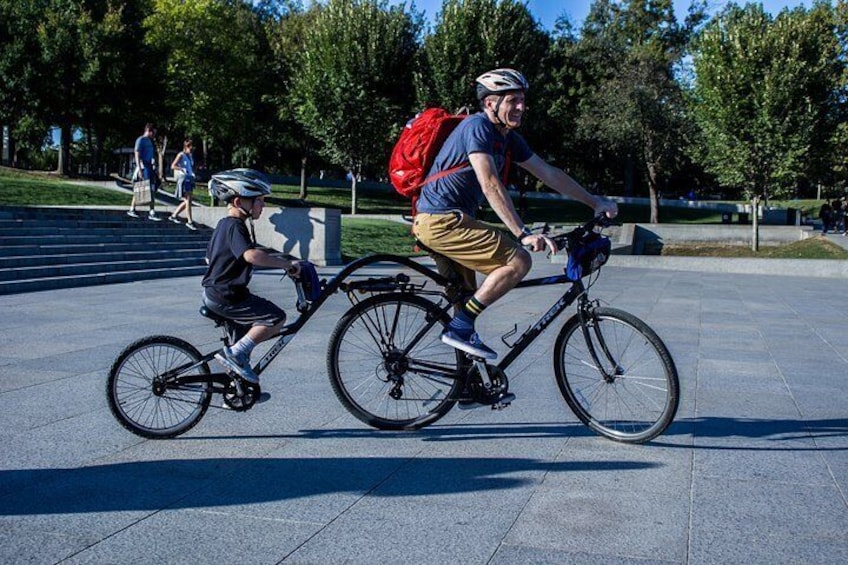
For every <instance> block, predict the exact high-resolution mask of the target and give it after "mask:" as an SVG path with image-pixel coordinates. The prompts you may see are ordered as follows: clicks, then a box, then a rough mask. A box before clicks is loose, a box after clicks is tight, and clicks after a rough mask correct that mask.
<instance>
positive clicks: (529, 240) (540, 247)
mask: <svg viewBox="0 0 848 565" xmlns="http://www.w3.org/2000/svg"><path fill="white" fill-rule="evenodd" d="M521 245H523V246H525V247H526V248H527V249H529V250H530V251H544V250H545V248H547V249H548V251H549V252H550V253H551V254H552V255H554V254H556V252H557V246H556V244H555V243H554V242H553V240H552V239H551V238H549V237H548V236H545V235H542V234H533V235H525V236H524V237H522V238H521Z"/></svg>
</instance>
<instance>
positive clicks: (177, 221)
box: [168, 216, 180, 224]
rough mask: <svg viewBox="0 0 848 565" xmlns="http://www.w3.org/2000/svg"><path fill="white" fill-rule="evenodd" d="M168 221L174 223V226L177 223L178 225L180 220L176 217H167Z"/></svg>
mask: <svg viewBox="0 0 848 565" xmlns="http://www.w3.org/2000/svg"><path fill="white" fill-rule="evenodd" d="M168 221H170V222H174V223H175V224H179V223H180V219H179V218H178V217H176V216H168Z"/></svg>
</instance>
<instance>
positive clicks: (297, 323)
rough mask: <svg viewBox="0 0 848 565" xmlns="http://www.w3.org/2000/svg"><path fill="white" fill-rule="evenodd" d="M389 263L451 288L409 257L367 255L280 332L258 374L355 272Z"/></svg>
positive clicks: (445, 281) (259, 364) (348, 267)
mask: <svg viewBox="0 0 848 565" xmlns="http://www.w3.org/2000/svg"><path fill="white" fill-rule="evenodd" d="M386 262H390V263H397V264H399V265H402V266H404V267H409V268H410V269H413V270H414V271H417V272H418V273H419V274H421V275H424V276H425V277H427V278H429V279H431V280H433V282H435V283H436V284H437V285H439V286H442V287H444V286H445V285H447V284H449V281H448V280H447V279H446V278H445V277H443V276H441V275H440V274H439V273H437V272H435V271H433V270H431V269H428V268H427V267H424V266H422V265H419V264H418V263H416V262H415V261H413V260H412V259H409V258H407V257H401V256H399V255H391V254H388V253H379V254H375V255H367V256H365V257H361V258H359V259H357V260H355V261H353V262H351V263H349V264H348V265H347V266H345V267H344V269H342V270H341V271H340V272H339V274H338V275H336V276H335V277H333V278H332V279H331V280H330V281H328V282H327V285H326V286H325V287H324V289H323V290H322V291H321V295H320V296H319V297H318V298H317V299H316V300H315V301H313V302H311V303H308V304H307V305H306V307H305V308H304V309H303V310H300V315H299V316H298V317H297V318H296V319H295V320H294V321H293V322H292V323H291V324H286V325H285V326H283V328H282V329H281V330H280V334H279V338H278V339H277V341H276V342H275V343H274V345H272V346H271V349H269V350H268V351H267V352H266V353H265V355H263V356H262V358H261V359H259V361H258V362H257V364H256V366H255V367H254V368H253V370H254V371H255V372H256V374H257V375H259V374H261V373H262V371H264V370H265V369H266V368H268V365H270V364H271V362H272V361H273V360H274V359H275V358H276V357H277V355H279V354H280V353H281V352H282V351H283V349H285V347H286V346H287V345H288V344H289V342H291V340H292V338H294V336H295V334H297V332H298V331H300V329H301V328H303V326H304V325H305V324H306V322H308V321H309V319H310V318H311V317H312V316H313V315H314V314H315V312H317V311H318V309H319V308H321V306H322V305H323V304H324V303H325V302H326V301H327V299H328V298H329V297H330V296H332V295H334V294H336V293H337V292H338V291H339V290H341V289H342V287H343V285H344V284H345V280H346V279H347V278H348V277H349V276H350V275H351V274H352V273H353V272H354V271H357V270H358V269H361V268H363V267H367V266H368V265H372V264H374V263H386ZM208 357H209V360H211V359H212V358H214V354H211V355H209V356H208ZM205 360H206V357H204V361H205Z"/></svg>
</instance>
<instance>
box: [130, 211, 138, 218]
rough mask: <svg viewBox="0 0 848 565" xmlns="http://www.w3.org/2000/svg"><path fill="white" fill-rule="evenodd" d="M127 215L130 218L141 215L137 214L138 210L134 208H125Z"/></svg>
mask: <svg viewBox="0 0 848 565" xmlns="http://www.w3.org/2000/svg"><path fill="white" fill-rule="evenodd" d="M127 216H129V217H130V218H140V217H141V216H139V215H138V212H136V211H135V210H127Z"/></svg>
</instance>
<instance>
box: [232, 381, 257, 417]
mask: <svg viewBox="0 0 848 565" xmlns="http://www.w3.org/2000/svg"><path fill="white" fill-rule="evenodd" d="M239 386H240V387H241V391H242V394H241V396H239V393H238V388H237V386H236V384H235V382H233V383H231V384H230V386H228V387H227V390H226V391H225V392H224V404H226V405H227V407H228V408H229V409H230V410H234V411H236V412H244V411H245V410H250V409H251V408H253V405H254V404H256V401H257V400H259V396H260V395H261V394H262V390H261V389H260V388H259V385H255V384H252V383H248V382H244V381H242V382H241V383H240V385H239Z"/></svg>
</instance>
